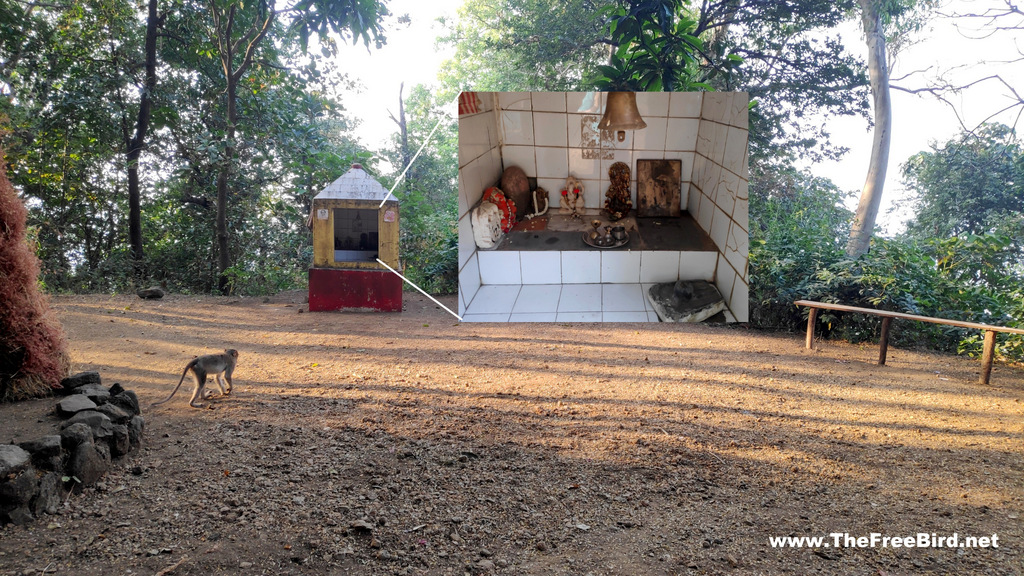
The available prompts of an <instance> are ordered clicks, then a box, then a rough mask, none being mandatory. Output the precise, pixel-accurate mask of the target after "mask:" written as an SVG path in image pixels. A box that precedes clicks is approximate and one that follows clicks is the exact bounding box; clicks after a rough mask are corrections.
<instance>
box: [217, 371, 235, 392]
mask: <svg viewBox="0 0 1024 576" xmlns="http://www.w3.org/2000/svg"><path fill="white" fill-rule="evenodd" d="M214 380H216V381H217V386H219V387H220V393H221V394H222V395H224V396H227V395H228V394H230V393H231V387H230V386H229V387H228V388H224V375H223V374H217V375H216V376H214Z"/></svg>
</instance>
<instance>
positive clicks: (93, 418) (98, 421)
mask: <svg viewBox="0 0 1024 576" xmlns="http://www.w3.org/2000/svg"><path fill="white" fill-rule="evenodd" d="M79 423H81V424H86V425H88V426H89V428H90V429H92V437H93V440H96V441H101V440H106V439H107V438H110V436H111V435H112V434H113V433H114V423H113V422H111V421H110V418H109V417H108V416H107V415H106V414H103V413H101V412H97V411H95V410H85V411H83V412H79V413H77V414H75V415H74V416H72V417H71V418H68V419H67V420H65V421H64V423H63V424H61V425H60V427H61V428H62V429H66V428H68V427H69V426H72V425H74V424H79Z"/></svg>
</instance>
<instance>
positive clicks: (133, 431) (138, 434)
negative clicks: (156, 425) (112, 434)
mask: <svg viewBox="0 0 1024 576" xmlns="http://www.w3.org/2000/svg"><path fill="white" fill-rule="evenodd" d="M145 431H146V419H145V418H143V417H142V416H134V417H132V420H131V422H129V423H128V442H129V443H130V444H131V446H132V449H135V448H138V447H139V446H141V445H142V433H143V432H145Z"/></svg>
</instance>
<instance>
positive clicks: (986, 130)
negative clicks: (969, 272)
mask: <svg viewBox="0 0 1024 576" xmlns="http://www.w3.org/2000/svg"><path fill="white" fill-rule="evenodd" d="M903 179H904V183H905V184H906V186H907V188H908V189H909V190H911V191H912V192H914V195H915V196H916V202H915V206H914V208H915V212H916V216H915V217H914V219H913V221H912V222H911V223H910V224H909V226H908V230H909V232H910V233H911V234H913V235H914V236H917V237H947V236H951V235H955V236H959V235H964V234H982V233H985V232H995V231H997V229H1000V228H1006V227H1008V224H1007V221H1008V220H1012V219H1014V218H1015V217H1017V216H1019V215H1020V214H1021V213H1024V146H1022V144H1021V142H1020V140H1019V139H1017V138H1016V135H1015V134H1014V131H1013V129H1011V128H1009V127H1008V126H1004V125H1002V124H986V125H984V126H982V127H980V128H979V129H978V130H976V131H974V132H972V133H963V134H961V135H960V136H959V137H957V138H954V139H953V140H950V141H949V142H947V143H945V144H944V145H942V146H939V145H937V144H936V145H933V146H932V147H931V151H928V152H920V153H918V154H915V155H914V156H911V157H910V159H909V160H907V162H906V163H905V164H904V165H903ZM1006 231H1008V230H1006ZM1018 232H1020V229H1018ZM1018 246H1020V245H1018Z"/></svg>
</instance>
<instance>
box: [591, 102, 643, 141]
mask: <svg viewBox="0 0 1024 576" xmlns="http://www.w3.org/2000/svg"><path fill="white" fill-rule="evenodd" d="M606 94H607V95H608V103H607V104H606V105H605V107H604V117H603V118H601V122H599V123H598V124H597V127H598V128H599V129H601V130H615V131H617V134H616V137H617V138H618V140H619V142H622V141H624V140H625V139H626V132H625V131H626V130H641V129H643V128H647V123H646V122H644V119H643V118H641V117H640V110H638V109H637V107H636V92H607V93H606Z"/></svg>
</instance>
